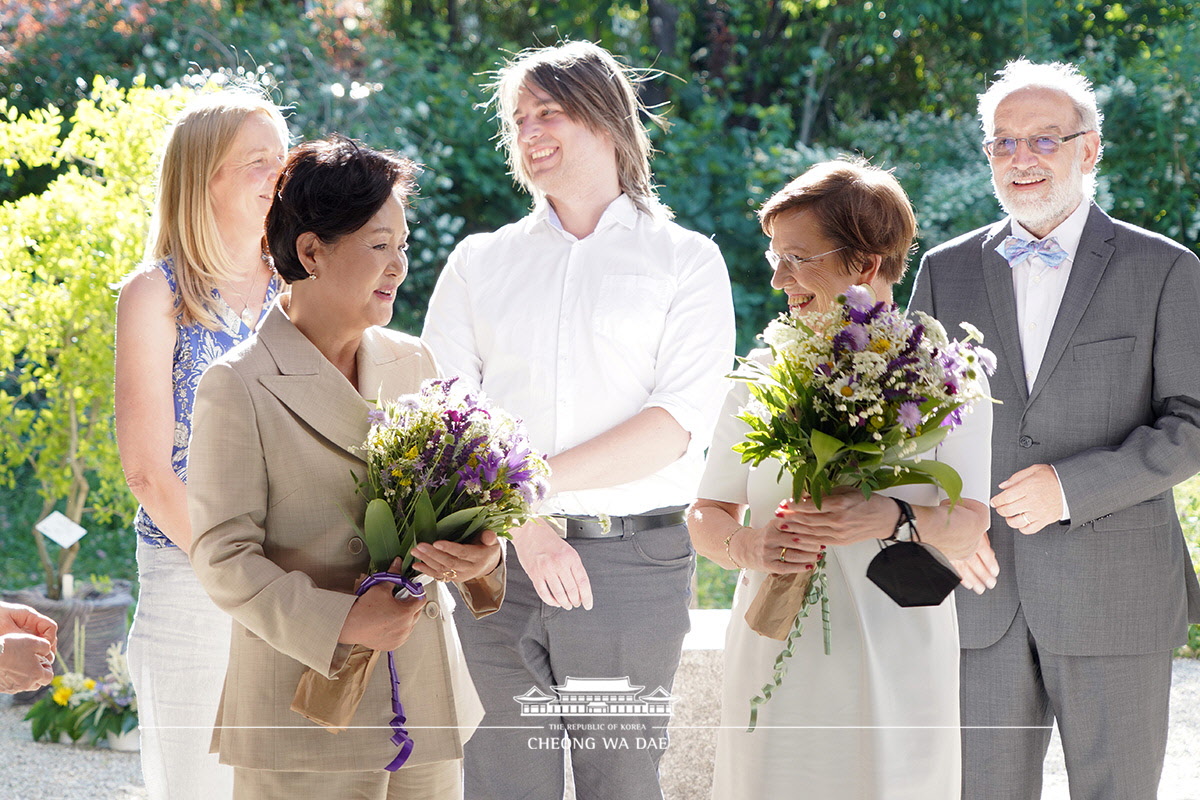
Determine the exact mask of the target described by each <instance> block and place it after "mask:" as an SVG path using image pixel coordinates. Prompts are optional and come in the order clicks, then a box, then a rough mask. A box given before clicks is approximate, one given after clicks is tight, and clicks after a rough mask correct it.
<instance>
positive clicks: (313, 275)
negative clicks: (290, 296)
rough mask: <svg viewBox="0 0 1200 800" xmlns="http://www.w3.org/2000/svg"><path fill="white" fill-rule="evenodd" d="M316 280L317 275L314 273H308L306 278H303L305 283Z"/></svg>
mask: <svg viewBox="0 0 1200 800" xmlns="http://www.w3.org/2000/svg"><path fill="white" fill-rule="evenodd" d="M316 279H317V273H315V272H310V273H308V277H307V278H305V280H306V281H315V280H316Z"/></svg>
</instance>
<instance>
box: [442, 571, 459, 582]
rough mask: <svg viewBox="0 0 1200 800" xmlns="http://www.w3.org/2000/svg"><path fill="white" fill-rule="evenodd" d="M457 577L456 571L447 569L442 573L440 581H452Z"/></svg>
mask: <svg viewBox="0 0 1200 800" xmlns="http://www.w3.org/2000/svg"><path fill="white" fill-rule="evenodd" d="M457 577H458V570H456V569H448V570H446V571H445V572H443V573H442V580H444V581H452V580H454V579H455V578H457Z"/></svg>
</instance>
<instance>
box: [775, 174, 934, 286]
mask: <svg viewBox="0 0 1200 800" xmlns="http://www.w3.org/2000/svg"><path fill="white" fill-rule="evenodd" d="M792 211H811V212H812V213H813V214H814V216H815V217H816V219H817V222H818V224H819V225H820V226H821V230H822V232H823V233H824V234H825V238H827V239H829V241H830V242H832V243H833V244H834V245H836V246H837V247H844V248H846V250H845V251H843V252H842V253H838V254H837V255H838V256H839V257H841V264H842V266H843V267H844V268H845V270H846V271H847V272H861V271H862V270H863V269H864V268H865V266H866V263H865V262H866V260H867V257H868V256H876V255H877V256H881V257H882V262H881V263H880V267H879V274H880V276H881V277H883V278H884V279H885V280H887V281H889V282H891V283H896V282H898V281H899V280H900V279H901V278H902V277H904V271H905V269H907V267H908V254H909V253H910V252H912V247H913V239H914V238H915V237H916V235H917V218H916V216H915V215H914V214H913V210H912V204H911V203H910V202H909V201H908V195H906V194H905V193H904V189H903V188H902V187H901V186H900V182H899V181H897V180H896V178H895V176H893V175H892V173H891V172H890V171H889V170H883V169H880V168H879V167H874V166H871V165H870V164H868V163H867V162H866V161H864V160H862V159H847V160H838V161H826V162H823V163H821V164H817V165H815V166H813V167H812V168H810V169H809V170H808V171H807V172H805V173H804V174H803V175H801V176H800V177H799V178H796V179H794V180H792V181H791V182H790V183H788V185H787V186H784V187H783V188H782V189H780V190H779V191H778V192H776V193H775V194H773V195H772V196H771V198H770V199H769V200H767V202H765V203H763V207H762V208H761V209H760V210H759V212H758V220H759V223H760V224H761V225H762V229H763V232H764V233H766V234H767V235H768V236H770V235H771V229H772V227H774V224H775V220H776V219H778V218H779V216H780V215H781V214H786V213H788V212H792ZM847 252H849V253H850V255H849V256H848V257H843V256H845V254H846V253H847Z"/></svg>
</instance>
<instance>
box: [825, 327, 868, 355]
mask: <svg viewBox="0 0 1200 800" xmlns="http://www.w3.org/2000/svg"><path fill="white" fill-rule="evenodd" d="M870 340H871V337H870V335H869V334H868V333H867V329H866V328H864V327H863V326H861V325H847V326H846V327H844V328H842V329H841V330H840V331H838V332H837V334H836V335H835V336H834V337H833V354H834V355H835V356H836V355H839V354H841V353H842V352H843V351H845V350H849V351H850V352H852V353H860V352H862V351H863V350H864V349H865V348H866V346H867V342H869V341H870Z"/></svg>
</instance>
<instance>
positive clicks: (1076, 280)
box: [1029, 204, 1116, 401]
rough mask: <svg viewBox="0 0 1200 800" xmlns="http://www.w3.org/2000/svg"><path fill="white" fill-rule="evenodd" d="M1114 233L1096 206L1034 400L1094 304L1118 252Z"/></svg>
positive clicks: (1036, 383)
mask: <svg viewBox="0 0 1200 800" xmlns="http://www.w3.org/2000/svg"><path fill="white" fill-rule="evenodd" d="M1113 233H1114V232H1113V224H1112V220H1111V219H1109V218H1108V215H1107V214H1105V213H1104V212H1103V211H1101V210H1100V208H1099V207H1098V206H1096V205H1094V204H1093V205H1092V209H1091V211H1090V212H1089V213H1088V220H1087V224H1086V225H1085V226H1084V229H1083V237H1082V238H1081V239H1080V240H1079V251H1078V252H1077V253H1076V254H1075V262H1074V264H1072V265H1071V277H1069V278H1068V279H1067V288H1066V291H1065V292H1063V299H1062V303H1061V304H1060V305H1059V307H1058V315H1057V316H1056V317H1055V318H1054V327H1053V328H1051V330H1050V340H1049V341H1048V342H1047V343H1046V353H1045V355H1043V356H1042V364H1041V367H1039V368H1038V374H1037V378H1036V379H1035V380H1034V382H1033V390H1032V391H1031V392H1030V393H1029V399H1030V401H1032V400H1034V399H1036V398H1037V396H1038V393H1039V392H1040V391H1041V390H1042V387H1043V386H1045V385H1046V381H1048V380H1049V379H1050V373H1051V372H1053V371H1054V368H1055V367H1056V366H1058V362H1059V360H1060V359H1061V358H1062V357H1063V353H1065V352H1066V350H1067V344H1068V343H1069V342H1070V341H1071V336H1072V335H1073V334H1074V333H1075V329H1076V328H1077V327H1078V326H1079V321H1080V320H1081V319H1083V312H1084V311H1086V310H1087V307H1088V304H1089V303H1091V301H1092V295H1093V294H1095V292H1096V287H1097V286H1098V285H1099V284H1100V279H1101V278H1102V277H1103V276H1104V270H1105V269H1106V268H1107V267H1108V262H1109V261H1110V260H1111V259H1112V255H1113V252H1114V251H1115V250H1116V248H1114V247H1113V246H1112V244H1111V242H1112V238H1113Z"/></svg>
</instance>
